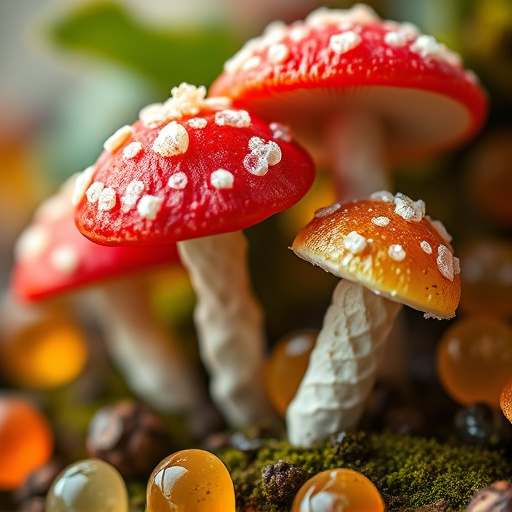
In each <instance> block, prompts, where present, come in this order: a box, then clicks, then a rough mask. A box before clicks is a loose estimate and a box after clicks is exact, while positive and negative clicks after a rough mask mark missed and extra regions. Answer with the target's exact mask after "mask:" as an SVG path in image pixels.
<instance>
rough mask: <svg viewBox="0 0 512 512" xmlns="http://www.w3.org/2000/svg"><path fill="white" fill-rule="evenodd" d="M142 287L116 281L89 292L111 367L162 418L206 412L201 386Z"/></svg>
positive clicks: (126, 281)
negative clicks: (177, 413) (103, 335)
mask: <svg viewBox="0 0 512 512" xmlns="http://www.w3.org/2000/svg"><path fill="white" fill-rule="evenodd" d="M145 287H146V285H145V283H143V282H142V281H140V280H139V281H138V282H137V284H135V283H134V281H133V280H116V281H114V282H112V283H111V284H105V285H104V286H103V287H102V288H100V289H97V290H95V291H94V292H93V297H92V299H93V300H91V302H92V303H93V305H94V308H95V310H96V313H97V314H96V316H97V318H98V320H99V321H100V323H101V324H102V328H103V329H104V331H105V341H106V348H107V351H108V353H109V356H110V358H111V359H112V362H113V363H114V365H115V366H116V368H118V370H119V371H120V372H121V373H122V375H123V376H124V378H125V380H126V383H127V385H128V386H129V387H130V389H131V390H132V391H133V392H134V393H135V394H136V395H137V396H138V397H139V398H141V399H143V400H144V401H145V402H146V403H148V404H150V405H151V406H153V407H155V408H156V409H158V410H160V411H162V412H172V411H174V412H176V411H180V412H186V413H192V412H197V411H198V410H199V409H200V408H202V407H208V398H207V396H206V389H203V388H205V386H203V385H204V382H203V381H202V380H201V378H200V377H199V375H198V373H197V372H196V371H194V368H193V365H191V364H190V362H189V361H187V360H186V358H185V357H184V354H183V353H182V351H181V349H180V347H179V346H178V345H177V341H176V340H174V339H173V338H172V336H171V335H170V333H168V332H166V331H165V330H164V329H163V327H162V326H160V325H159V324H158V322H157V321H156V319H155V318H154V315H153V314H152V312H151V310H150V306H149V300H148V292H147V290H146V289H145Z"/></svg>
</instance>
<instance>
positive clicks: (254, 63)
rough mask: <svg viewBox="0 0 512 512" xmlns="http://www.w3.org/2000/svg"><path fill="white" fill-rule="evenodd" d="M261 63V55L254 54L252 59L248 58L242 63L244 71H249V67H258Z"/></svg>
mask: <svg viewBox="0 0 512 512" xmlns="http://www.w3.org/2000/svg"><path fill="white" fill-rule="evenodd" d="M260 64H261V57H258V55H253V56H252V57H251V58H250V59H247V60H246V61H245V62H244V63H243V64H242V69H243V70H244V71H248V70H249V69H254V68H257V67H258V66H259V65H260Z"/></svg>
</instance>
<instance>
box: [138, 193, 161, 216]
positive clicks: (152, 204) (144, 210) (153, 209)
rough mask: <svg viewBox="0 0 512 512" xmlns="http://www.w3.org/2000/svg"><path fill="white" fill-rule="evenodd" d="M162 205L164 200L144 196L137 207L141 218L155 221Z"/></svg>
mask: <svg viewBox="0 0 512 512" xmlns="http://www.w3.org/2000/svg"><path fill="white" fill-rule="evenodd" d="M161 204H162V199H161V198H159V197H155V196H149V195H148V196H143V197H142V198H141V200H140V201H139V204H138V205H137V211H138V212H139V214H140V216H141V217H143V218H145V219H148V220H155V218H156V215H157V213H158V210H160V206H161Z"/></svg>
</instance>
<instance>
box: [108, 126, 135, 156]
mask: <svg viewBox="0 0 512 512" xmlns="http://www.w3.org/2000/svg"><path fill="white" fill-rule="evenodd" d="M132 133H133V128H132V127H131V126H128V125H125V126H122V127H121V128H119V130H117V131H116V132H115V133H114V134H113V135H111V136H110V137H109V138H108V139H107V140H106V141H105V143H104V144H103V147H104V148H105V150H106V151H108V152H110V153H113V152H114V151H115V150H116V149H118V148H120V147H121V146H122V145H123V144H124V143H125V142H126V139H128V137H130V135H131V134H132Z"/></svg>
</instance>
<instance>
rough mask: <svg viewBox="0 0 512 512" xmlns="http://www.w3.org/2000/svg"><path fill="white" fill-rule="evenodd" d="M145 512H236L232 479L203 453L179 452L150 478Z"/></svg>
mask: <svg viewBox="0 0 512 512" xmlns="http://www.w3.org/2000/svg"><path fill="white" fill-rule="evenodd" d="M146 501H147V505H146V512H169V511H170V510H172V511H173V512H235V490H234V486H233V481H232V480H231V476H230V474H229V472H228V470H227V468H226V466H224V464H223V463H222V462H221V460H220V459H219V458H217V457H216V456H215V455H213V454H212V453H210V452H207V451H204V450H182V451H180V452H176V453H174V454H173V455H170V456H169V457H167V458H165V459H164V460H163V461H162V462H160V464H159V465H158V466H157V467H156V468H155V469H154V471H153V473H152V474H151V477H150V478H149V482H148V487H147V493H146Z"/></svg>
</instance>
